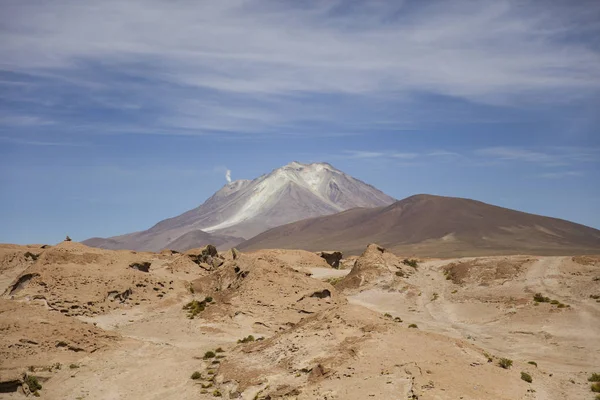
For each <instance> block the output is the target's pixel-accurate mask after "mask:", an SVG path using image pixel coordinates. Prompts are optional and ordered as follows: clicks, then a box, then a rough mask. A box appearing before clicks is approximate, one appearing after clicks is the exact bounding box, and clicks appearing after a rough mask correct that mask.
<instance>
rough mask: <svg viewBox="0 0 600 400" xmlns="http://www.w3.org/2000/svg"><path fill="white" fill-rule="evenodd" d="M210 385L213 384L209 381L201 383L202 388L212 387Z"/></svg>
mask: <svg viewBox="0 0 600 400" xmlns="http://www.w3.org/2000/svg"><path fill="white" fill-rule="evenodd" d="M212 385H213V384H212V383H211V382H208V383H203V384H202V389H208V388H211V387H212Z"/></svg>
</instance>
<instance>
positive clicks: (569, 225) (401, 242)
mask: <svg viewBox="0 0 600 400" xmlns="http://www.w3.org/2000/svg"><path fill="white" fill-rule="evenodd" d="M369 243H378V244H380V245H383V246H384V247H386V248H388V249H390V250H391V251H393V252H396V253H398V254H400V253H404V254H415V255H419V256H429V257H464V256H480V255H500V254H540V255H575V254H598V253H600V231H599V230H598V229H594V228H590V227H587V226H584V225H580V224H576V223H573V222H569V221H565V220H560V219H556V218H550V217H543V216H540V215H534V214H528V213H524V212H521V211H516V210H510V209H507V208H503V207H498V206H494V205H491V204H486V203H482V202H480V201H475V200H470V199H462V198H456V197H443V196H433V195H426V194H421V195H415V196H411V197H408V198H406V199H403V200H400V201H397V202H395V203H393V204H391V205H389V206H384V207H376V208H355V209H352V210H347V211H343V212H340V213H337V214H333V215H326V216H321V217H316V218H309V219H305V220H302V221H297V222H293V223H290V224H287V225H283V226H278V227H276V228H273V229H270V230H268V231H266V232H263V233H261V234H259V235H257V236H255V237H253V238H251V239H249V240H247V241H245V242H243V243H240V244H239V245H238V248H239V249H240V250H242V251H252V250H259V249H281V248H283V249H285V248H292V249H294V248H301V249H304V250H310V251H319V250H322V249H323V248H326V249H335V250H339V251H342V252H343V253H344V254H346V255H349V254H360V253H361V252H362V251H363V249H364V248H365V246H366V245H367V244H369Z"/></svg>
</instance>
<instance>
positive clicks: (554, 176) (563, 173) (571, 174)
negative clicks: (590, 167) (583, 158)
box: [537, 171, 584, 179]
mask: <svg viewBox="0 0 600 400" xmlns="http://www.w3.org/2000/svg"><path fill="white" fill-rule="evenodd" d="M583 175H584V173H583V172H582V171H558V172H546V173H543V174H539V175H537V176H538V177H540V178H544V179H561V178H569V177H577V176H583Z"/></svg>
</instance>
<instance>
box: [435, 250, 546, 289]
mask: <svg viewBox="0 0 600 400" xmlns="http://www.w3.org/2000/svg"><path fill="white" fill-rule="evenodd" d="M534 261H537V259H535V258H532V257H514V256H513V257H502V258H489V257H487V258H475V259H469V260H460V261H457V262H453V263H450V264H448V265H446V266H444V268H443V271H444V274H445V275H446V279H448V280H451V281H452V282H453V283H456V284H459V285H460V284H464V283H470V284H474V283H477V284H479V285H482V286H485V285H489V284H494V283H496V284H502V282H506V281H509V280H512V279H516V278H517V277H518V276H520V275H522V274H523V273H524V272H525V271H526V270H527V267H528V266H529V265H531V263H533V262H534ZM495 281H499V282H495Z"/></svg>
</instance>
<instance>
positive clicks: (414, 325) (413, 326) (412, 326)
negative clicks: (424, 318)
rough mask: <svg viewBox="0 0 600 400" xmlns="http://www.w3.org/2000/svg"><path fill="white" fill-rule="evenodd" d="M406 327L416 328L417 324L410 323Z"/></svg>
mask: <svg viewBox="0 0 600 400" xmlns="http://www.w3.org/2000/svg"><path fill="white" fill-rule="evenodd" d="M408 327H409V328H418V326H417V324H410V325H409V326H408Z"/></svg>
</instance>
